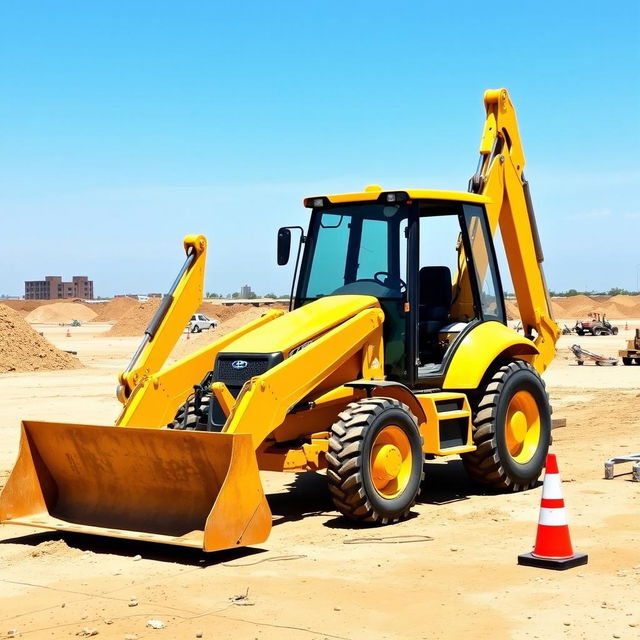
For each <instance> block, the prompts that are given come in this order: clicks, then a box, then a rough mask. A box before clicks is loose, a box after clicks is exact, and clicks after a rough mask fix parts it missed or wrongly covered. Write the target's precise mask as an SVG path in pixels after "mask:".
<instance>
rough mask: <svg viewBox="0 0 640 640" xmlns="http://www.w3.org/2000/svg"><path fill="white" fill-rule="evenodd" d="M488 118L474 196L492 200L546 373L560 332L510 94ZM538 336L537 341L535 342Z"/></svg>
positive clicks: (500, 96)
mask: <svg viewBox="0 0 640 640" xmlns="http://www.w3.org/2000/svg"><path fill="white" fill-rule="evenodd" d="M484 104H485V109H486V112H487V119H486V122H485V125H484V131H483V134H482V140H481V142H480V162H479V164H478V170H477V172H476V174H475V175H474V176H473V177H472V178H471V180H470V182H469V191H472V192H474V193H479V194H482V195H485V196H488V197H489V198H490V200H491V202H490V203H488V204H487V213H488V217H489V224H490V226H491V233H492V235H495V233H496V230H497V228H498V227H499V228H500V232H501V234H502V241H503V244H504V249H505V253H506V256H507V261H508V263H509V270H510V272H511V278H512V281H513V286H514V289H515V294H516V299H517V301H518V307H519V309H520V317H521V319H522V325H523V327H524V331H525V335H526V336H527V337H528V338H530V339H532V340H533V341H534V343H535V345H536V347H538V350H539V354H537V355H535V356H531V357H530V358H528V359H530V361H531V364H532V365H533V366H534V367H535V368H536V369H537V370H538V371H539V372H541V373H542V372H543V371H544V370H545V369H546V368H547V367H548V366H549V364H550V363H551V361H552V360H553V358H554V356H555V353H556V348H555V345H556V342H557V340H558V337H559V336H560V328H559V327H558V325H557V324H556V323H555V321H554V320H553V315H552V312H551V301H550V299H549V292H548V289H547V285H546V282H545V277H544V272H543V269H542V262H543V260H544V256H543V253H542V248H541V245H540V238H539V236H538V228H537V225H536V219H535V215H534V212H533V205H532V202H531V195H530V193H529V183H528V182H527V181H526V180H525V178H524V165H525V158H524V152H523V150H522V142H521V140H520V133H519V131H518V123H517V120H516V112H515V109H514V108H513V105H512V104H511V100H510V99H509V94H508V92H507V90H506V89H491V90H488V91H486V92H485V94H484ZM534 332H535V337H534Z"/></svg>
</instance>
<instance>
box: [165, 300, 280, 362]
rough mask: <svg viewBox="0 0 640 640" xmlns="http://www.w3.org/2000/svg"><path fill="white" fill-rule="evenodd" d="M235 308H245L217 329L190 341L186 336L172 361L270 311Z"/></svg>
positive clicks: (203, 333) (221, 323)
mask: <svg viewBox="0 0 640 640" xmlns="http://www.w3.org/2000/svg"><path fill="white" fill-rule="evenodd" d="M234 307H243V309H242V310H241V311H240V312H239V313H236V314H235V315H234V316H233V317H231V318H228V319H227V320H221V321H220V324H219V325H218V326H217V327H216V328H215V329H210V330H208V331H203V332H202V333H197V334H190V335H189V339H188V340H187V339H186V334H185V336H184V337H183V338H181V339H180V342H178V344H177V345H176V347H175V348H174V350H173V351H172V352H171V359H172V360H179V359H180V358H184V357H185V356H188V355H189V354H191V353H194V352H195V351H197V350H198V349H201V348H202V347H204V346H206V345H208V344H211V343H212V342H214V341H215V340H217V339H218V338H221V337H222V336H224V335H226V334H227V333H230V332H231V331H235V330H236V329H239V328H240V327H242V326H243V325H245V324H247V323H249V322H251V321H252V320H256V319H257V318H259V317H260V316H262V315H263V314H265V313H266V312H267V311H269V308H268V307H247V306H245V305H241V304H237V305H234ZM202 313H205V314H206V313H207V312H206V311H202Z"/></svg>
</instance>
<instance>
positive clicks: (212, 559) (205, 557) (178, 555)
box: [0, 531, 267, 567]
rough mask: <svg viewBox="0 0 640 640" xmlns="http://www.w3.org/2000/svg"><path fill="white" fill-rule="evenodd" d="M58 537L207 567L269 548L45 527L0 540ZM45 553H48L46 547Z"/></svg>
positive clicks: (77, 545)
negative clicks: (208, 546) (210, 547)
mask: <svg viewBox="0 0 640 640" xmlns="http://www.w3.org/2000/svg"><path fill="white" fill-rule="evenodd" d="M57 540H62V541H63V542H64V543H65V544H66V545H67V546H68V547H69V548H71V549H76V550H78V551H90V552H91V553H95V554H98V555H114V556H119V557H121V558H129V559H132V558H134V557H135V556H137V555H139V556H141V557H142V559H144V560H155V561H157V562H167V563H175V564H182V565H186V566H193V567H208V566H212V565H216V564H221V563H225V562H231V561H233V560H238V559H240V558H246V557H249V556H253V555H256V554H260V553H264V552H265V551H267V549H263V548H260V547H255V546H254V547H241V548H238V549H227V550H225V551H213V552H209V553H207V552H205V551H202V550H200V549H193V548H190V547H179V546H175V545H168V544H158V543H157V542H144V541H139V540H126V539H123V538H109V537H106V536H105V537H102V536H94V535H86V534H81V533H71V532H68V531H43V532H40V533H32V534H28V535H25V536H16V537H15V538H7V539H6V540H2V541H1V542H0V544H15V545H29V546H31V547H37V546H38V545H41V544H43V543H45V542H53V541H57ZM44 554H46V551H45V552H44Z"/></svg>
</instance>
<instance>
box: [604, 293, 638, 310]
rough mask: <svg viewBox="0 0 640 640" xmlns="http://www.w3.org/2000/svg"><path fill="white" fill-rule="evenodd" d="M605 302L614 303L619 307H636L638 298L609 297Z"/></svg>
mask: <svg viewBox="0 0 640 640" xmlns="http://www.w3.org/2000/svg"><path fill="white" fill-rule="evenodd" d="M607 302H615V303H616V304H618V305H620V306H621V307H638V306H639V305H640V296H624V295H622V294H620V295H617V296H611V297H610V298H609V300H608V301H607Z"/></svg>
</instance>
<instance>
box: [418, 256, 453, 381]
mask: <svg viewBox="0 0 640 640" xmlns="http://www.w3.org/2000/svg"><path fill="white" fill-rule="evenodd" d="M419 275H420V277H419V281H420V296H419V308H418V345H419V352H420V353H419V356H420V361H421V363H422V364H423V367H421V368H420V369H419V371H420V372H421V373H423V374H424V373H429V372H430V371H431V370H434V371H435V370H436V369H437V368H439V366H440V363H441V362H442V358H443V355H444V350H443V349H442V348H441V346H440V344H439V332H440V331H441V330H442V328H443V327H444V326H446V325H447V324H448V323H449V321H450V314H451V298H452V290H451V289H452V288H451V270H450V269H449V267H435V266H433V267H422V269H420V274H419Z"/></svg>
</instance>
